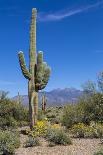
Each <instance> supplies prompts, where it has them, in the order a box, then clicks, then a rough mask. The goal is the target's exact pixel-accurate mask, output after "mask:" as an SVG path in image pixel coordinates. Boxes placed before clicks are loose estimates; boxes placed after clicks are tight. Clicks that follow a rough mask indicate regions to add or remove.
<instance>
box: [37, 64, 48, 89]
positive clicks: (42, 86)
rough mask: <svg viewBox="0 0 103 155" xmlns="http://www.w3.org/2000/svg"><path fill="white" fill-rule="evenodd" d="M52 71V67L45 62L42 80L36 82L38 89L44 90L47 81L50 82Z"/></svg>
mask: <svg viewBox="0 0 103 155" xmlns="http://www.w3.org/2000/svg"><path fill="white" fill-rule="evenodd" d="M50 73H51V69H50V67H49V66H48V65H47V64H46V63H45V62H43V75H42V76H43V77H42V81H41V82H39V83H38V82H37V83H36V87H37V89H38V90H42V89H44V88H45V87H46V85H47V83H48V80H49V78H50Z"/></svg>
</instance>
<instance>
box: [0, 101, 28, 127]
mask: <svg viewBox="0 0 103 155" xmlns="http://www.w3.org/2000/svg"><path fill="white" fill-rule="evenodd" d="M22 121H25V122H28V109H27V108H25V107H24V106H22V105H20V104H18V103H17V102H15V101H11V100H10V99H2V100H0V128H3V129H4V128H7V127H16V126H17V125H19V124H20V122H22ZM20 125H22V124H20Z"/></svg>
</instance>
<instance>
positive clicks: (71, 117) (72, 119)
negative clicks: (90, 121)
mask: <svg viewBox="0 0 103 155" xmlns="http://www.w3.org/2000/svg"><path fill="white" fill-rule="evenodd" d="M82 115H83V110H82V107H80V106H78V105H72V104H71V105H67V106H65V107H64V109H63V115H62V125H64V126H66V127H67V128H70V127H72V126H73V125H74V124H76V123H79V122H82Z"/></svg>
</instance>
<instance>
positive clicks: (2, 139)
mask: <svg viewBox="0 0 103 155" xmlns="http://www.w3.org/2000/svg"><path fill="white" fill-rule="evenodd" d="M19 146H20V140H19V134H18V133H15V132H12V131H7V130H6V131H0V154H6V155H7V154H14V151H15V148H18V147H19Z"/></svg>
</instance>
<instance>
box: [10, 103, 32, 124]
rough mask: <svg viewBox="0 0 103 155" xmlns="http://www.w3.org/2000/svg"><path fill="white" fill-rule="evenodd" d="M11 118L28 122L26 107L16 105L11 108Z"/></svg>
mask: <svg viewBox="0 0 103 155" xmlns="http://www.w3.org/2000/svg"><path fill="white" fill-rule="evenodd" d="M12 112H13V117H14V119H15V120H17V121H27V122H28V121H29V111H28V109H27V108H26V107H24V106H23V105H21V104H18V103H16V104H15V106H14V107H13V110H12Z"/></svg>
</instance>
